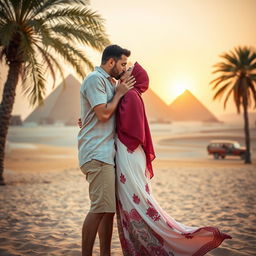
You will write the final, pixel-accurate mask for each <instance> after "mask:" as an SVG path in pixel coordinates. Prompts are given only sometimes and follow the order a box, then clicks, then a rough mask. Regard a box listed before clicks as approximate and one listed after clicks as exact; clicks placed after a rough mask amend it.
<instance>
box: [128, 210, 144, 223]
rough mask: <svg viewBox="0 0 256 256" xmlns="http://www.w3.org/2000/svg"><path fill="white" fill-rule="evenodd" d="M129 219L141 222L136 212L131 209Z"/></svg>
mask: <svg viewBox="0 0 256 256" xmlns="http://www.w3.org/2000/svg"><path fill="white" fill-rule="evenodd" d="M130 219H132V220H135V221H138V222H139V221H141V219H142V218H141V216H140V214H139V213H138V212H137V210H136V209H132V210H131V211H130Z"/></svg>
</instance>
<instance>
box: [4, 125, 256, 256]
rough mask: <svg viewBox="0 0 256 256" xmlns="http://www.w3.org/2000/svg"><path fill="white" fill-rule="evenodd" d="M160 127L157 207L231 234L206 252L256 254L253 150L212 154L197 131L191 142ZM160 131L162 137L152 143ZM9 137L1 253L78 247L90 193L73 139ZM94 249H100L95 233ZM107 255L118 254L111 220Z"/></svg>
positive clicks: (64, 251)
mask: <svg viewBox="0 0 256 256" xmlns="http://www.w3.org/2000/svg"><path fill="white" fill-rule="evenodd" d="M159 133H160V132H159V131H156V130H155V132H154V141H155V143H156V151H157V154H158V158H157V159H156V160H155V161H154V170H155V177H154V179H152V182H151V190H152V191H153V192H152V193H153V195H154V197H155V198H156V199H157V200H158V202H159V204H160V205H161V206H162V208H163V209H165V210H166V211H167V212H168V213H169V214H170V215H171V216H172V217H174V218H175V219H177V220H178V221H180V222H183V223H184V224H186V225H190V226H193V225H194V226H217V227H219V228H220V229H221V230H222V231H223V232H226V233H228V234H229V235H231V236H232V237H233V239H232V240H225V241H224V242H223V243H222V245H221V246H220V247H219V248H217V249H215V250H213V251H211V252H210V253H208V254H207V255H208V256H213V255H214V256H229V255H232V256H239V255H256V229H255V226H256V216H255V212H256V197H255V192H256V171H255V170H256V165H255V162H256V161H255V158H254V164H252V165H245V164H243V162H242V161H241V160H240V159H239V158H228V159H225V160H213V159H212V158H211V157H209V156H208V155H207V154H206V152H205V151H203V149H204V150H205V147H204V145H203V144H198V143H197V139H194V143H192V144H191V143H190V147H188V146H182V145H176V146H175V145H169V144H168V143H169V142H170V141H169V139H170V138H171V137H168V136H167V135H166V134H164V132H163V131H162V133H161V134H159ZM238 135H239V134H238ZM239 136H240V135H239ZM164 138H165V139H166V140H165V143H164V144H165V145H163V144H161V143H159V141H161V140H163V139H164ZM168 138H169V139H168ZM190 141H192V142H193V134H192V133H191V136H190ZM15 143H17V142H15ZM15 143H14V142H12V143H9V146H8V152H7V155H6V161H5V166H6V171H5V180H6V182H7V185H6V186H2V187H0V203H1V208H0V255H1V256H7V255H8V256H10V255H22V256H23V255H24V256H25V255H49V256H51V255H53V256H58V255H70V256H72V255H81V252H80V246H81V227H82V223H83V220H84V217H85V215H86V212H87V211H88V209H89V199H88V184H87V183H86V181H85V178H84V176H83V174H82V173H81V171H80V170H79V168H78V166H77V150H76V147H73V146H72V147H71V146H69V147H60V146H53V145H46V144H42V143H41V144H40V143H39V144H38V143H34V144H33V143H32V139H31V140H30V141H29V144H26V143H25V142H21V141H19V143H18V145H17V144H15ZM181 144H182V143H181ZM191 148H192V149H195V148H197V149H198V151H199V153H197V154H198V156H199V157H194V156H193V154H192V153H193V152H191ZM188 152H191V154H192V156H191V154H188ZM174 153H175V156H173V154H174ZM178 156H179V157H178ZM253 156H255V154H254V155H253ZM93 255H95V256H98V255H99V244H98V239H97V240H96V243H95V247H94V254H93ZM112 255H114V256H119V255H122V251H121V247H120V243H119V239H118V232H117V227H116V224H114V231H113V240H112Z"/></svg>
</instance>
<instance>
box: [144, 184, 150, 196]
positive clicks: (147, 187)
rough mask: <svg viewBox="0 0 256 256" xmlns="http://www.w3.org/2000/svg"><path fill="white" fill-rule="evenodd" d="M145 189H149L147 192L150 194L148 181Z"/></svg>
mask: <svg viewBox="0 0 256 256" xmlns="http://www.w3.org/2000/svg"><path fill="white" fill-rule="evenodd" d="M145 190H146V191H147V193H148V194H149V195H150V191H149V186H148V183H147V184H146V185H145Z"/></svg>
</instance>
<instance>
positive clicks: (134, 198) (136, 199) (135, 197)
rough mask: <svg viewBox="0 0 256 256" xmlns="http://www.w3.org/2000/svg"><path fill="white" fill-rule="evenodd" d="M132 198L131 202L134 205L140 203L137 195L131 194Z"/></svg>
mask: <svg viewBox="0 0 256 256" xmlns="http://www.w3.org/2000/svg"><path fill="white" fill-rule="evenodd" d="M132 198H133V202H134V203H135V204H139V203H140V198H139V197H138V196H137V195H135V194H133V196H132Z"/></svg>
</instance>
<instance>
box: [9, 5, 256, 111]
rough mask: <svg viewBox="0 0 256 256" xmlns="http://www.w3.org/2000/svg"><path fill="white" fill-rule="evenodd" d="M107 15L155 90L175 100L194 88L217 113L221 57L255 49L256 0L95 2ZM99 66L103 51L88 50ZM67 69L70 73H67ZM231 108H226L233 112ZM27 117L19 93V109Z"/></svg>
mask: <svg viewBox="0 0 256 256" xmlns="http://www.w3.org/2000/svg"><path fill="white" fill-rule="evenodd" d="M90 2H91V7H92V9H93V10H95V11H98V13H100V14H101V15H102V17H103V18H105V20H106V22H105V24H106V28H107V33H108V35H109V37H110V40H111V41H112V42H113V43H115V44H119V45H121V46H123V47H125V48H128V49H130V50H131V52H132V56H131V61H133V62H134V61H138V62H139V63H141V64H142V65H143V66H144V67H145V68H146V70H147V71H148V73H149V77H150V86H151V89H152V90H153V91H154V92H156V93H157V94H158V95H159V96H160V97H161V98H162V99H163V100H164V101H165V102H166V103H168V104H169V103H170V102H171V101H172V100H173V99H174V98H175V97H176V96H177V94H178V92H179V91H180V90H181V89H182V88H187V89H189V90H190V91H191V92H192V93H193V94H194V95H195V96H196V97H197V98H198V99H199V100H200V101H201V102H203V103H204V104H205V105H206V106H207V107H208V108H209V109H210V110H211V111H212V112H213V113H214V114H216V115H218V114H220V113H223V108H222V105H223V104H222V102H221V103H220V102H218V101H216V102H213V101H212V97H213V91H212V90H211V88H210V86H209V82H210V81H211V80H212V79H213V78H214V76H213V75H212V74H211V72H212V70H213V67H212V66H213V64H215V63H216V62H218V61H219V60H220V58H219V55H220V54H221V53H223V52H225V51H229V50H232V49H233V48H234V47H236V46H245V45H246V46H253V47H256V0H159V1H149V0H140V1H138V0H130V1H126V2H124V1H119V0H108V1H103V0H91V1H90ZM88 54H89V56H91V58H92V60H93V62H94V63H95V65H98V64H99V63H100V54H94V53H93V52H92V51H89V53H88ZM67 73H68V72H67ZM234 111H235V109H234V107H233V106H231V105H230V106H229V107H228V109H227V111H226V112H234ZM21 112H22V113H23V116H24V115H27V113H28V108H27V105H26V104H25V103H24V100H22V97H20V96H18V99H17V102H16V104H15V109H14V113H16V114H17V113H19V114H21Z"/></svg>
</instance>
